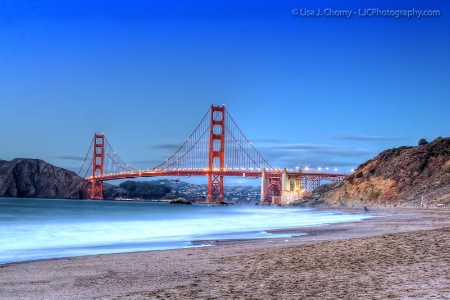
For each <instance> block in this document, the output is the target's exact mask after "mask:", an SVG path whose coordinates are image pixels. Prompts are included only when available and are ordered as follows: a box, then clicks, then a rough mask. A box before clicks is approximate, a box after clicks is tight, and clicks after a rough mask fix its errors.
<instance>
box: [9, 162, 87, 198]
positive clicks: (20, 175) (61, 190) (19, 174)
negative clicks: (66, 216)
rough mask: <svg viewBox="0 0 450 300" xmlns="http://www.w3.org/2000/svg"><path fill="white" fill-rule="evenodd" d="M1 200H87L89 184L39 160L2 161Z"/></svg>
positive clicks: (67, 171)
mask: <svg viewBox="0 0 450 300" xmlns="http://www.w3.org/2000/svg"><path fill="white" fill-rule="evenodd" d="M0 197H17V198H73V199H88V198H89V197H90V183H89V182H88V181H86V180H85V179H83V178H81V177H79V176H77V175H76V174H75V173H74V172H72V171H69V170H66V169H63V168H58V167H55V166H53V165H51V164H49V163H46V162H45V161H43V160H40V159H26V158H15V159H13V160H11V161H5V160H0Z"/></svg>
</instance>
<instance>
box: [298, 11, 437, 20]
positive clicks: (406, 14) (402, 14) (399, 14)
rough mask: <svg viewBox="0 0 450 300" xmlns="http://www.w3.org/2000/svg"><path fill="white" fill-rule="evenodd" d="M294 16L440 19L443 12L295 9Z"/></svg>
mask: <svg viewBox="0 0 450 300" xmlns="http://www.w3.org/2000/svg"><path fill="white" fill-rule="evenodd" d="M292 15H293V16H296V17H337V18H352V17H369V18H370V17H385V18H386V17H387V18H397V19H398V18H426V17H439V16H440V15H441V11H440V10H438V9H435V10H419V9H414V8H412V9H404V10H402V9H379V8H359V9H356V10H352V9H333V8H317V9H305V8H294V9H292Z"/></svg>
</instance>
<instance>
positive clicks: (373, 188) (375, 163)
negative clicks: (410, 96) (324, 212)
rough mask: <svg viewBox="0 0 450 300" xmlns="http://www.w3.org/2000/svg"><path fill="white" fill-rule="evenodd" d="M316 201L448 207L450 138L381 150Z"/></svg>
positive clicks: (339, 203) (340, 203) (449, 199)
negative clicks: (445, 205)
mask: <svg viewBox="0 0 450 300" xmlns="http://www.w3.org/2000/svg"><path fill="white" fill-rule="evenodd" d="M320 198H321V199H322V200H324V201H325V202H326V203H328V204H330V205H361V204H364V205H383V206H384V205H407V204H411V203H414V204H420V203H422V202H423V203H424V204H426V205H438V204H450V138H437V139H435V140H434V141H433V142H431V143H429V144H426V145H422V146H417V147H400V148H395V149H389V150H386V151H383V152H382V153H380V154H379V155H377V156H376V157H374V158H373V159H371V160H369V161H367V162H365V163H364V164H362V165H360V166H359V167H358V168H357V169H356V171H355V173H354V174H352V175H351V176H350V177H348V178H347V179H346V180H345V181H344V182H343V183H340V184H337V185H335V186H334V187H333V188H332V189H330V190H328V191H326V189H325V191H324V192H323V193H321V195H320Z"/></svg>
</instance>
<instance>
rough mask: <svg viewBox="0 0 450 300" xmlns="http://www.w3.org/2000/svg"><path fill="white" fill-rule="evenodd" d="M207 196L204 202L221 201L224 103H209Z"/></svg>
mask: <svg viewBox="0 0 450 300" xmlns="http://www.w3.org/2000/svg"><path fill="white" fill-rule="evenodd" d="M208 153H209V155H208V158H209V159H208V161H209V162H208V169H209V173H208V197H207V198H206V202H214V201H223V175H219V174H217V173H215V172H214V171H219V170H220V171H223V170H224V166H225V105H222V107H220V106H214V105H211V123H210V130H209V151H208Z"/></svg>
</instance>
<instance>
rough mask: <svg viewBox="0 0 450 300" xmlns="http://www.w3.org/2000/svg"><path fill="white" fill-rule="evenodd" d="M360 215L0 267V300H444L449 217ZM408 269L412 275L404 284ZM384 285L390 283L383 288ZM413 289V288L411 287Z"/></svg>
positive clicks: (426, 212)
mask: <svg viewBox="0 0 450 300" xmlns="http://www.w3.org/2000/svg"><path fill="white" fill-rule="evenodd" d="M331 209H332V210H340V209H336V208H331ZM342 211H345V212H346V213H349V212H350V213H351V212H355V213H361V209H360V208H356V209H352V208H344V209H342ZM370 214H371V215H372V216H373V217H372V218H368V219H363V220H362V221H359V222H349V223H336V224H330V225H324V226H314V227H300V228H289V229H278V230H270V231H267V232H272V233H289V234H296V233H307V235H302V236H294V237H289V238H270V239H257V240H246V239H243V240H220V241H209V242H211V243H212V244H214V246H213V247H191V248H183V249H173V250H155V251H147V252H132V253H120V254H104V255H94V256H81V257H69V258H56V259H46V260H37V261H26V262H18V263H8V264H3V265H0V295H1V296H0V297H1V298H5V299H23V298H27V299H80V298H82V299H158V298H162V299H168V298H172V299H208V298H210V299H224V298H243V299H252V298H254V299H256V298H268V299H275V298H283V299H297V298H299V297H300V298H301V297H306V298H317V299H319V298H322V299H323V298H329V299H331V298H342V297H358V298H361V297H363V298H364V297H366V296H367V295H370V296H371V297H372V298H375V299H383V298H386V297H387V296H389V295H392V296H393V297H394V298H395V297H400V298H405V297H406V298H407V297H410V298H414V297H416V298H421V297H422V298H423V297H424V296H429V297H431V298H432V297H434V296H433V295H439V297H441V298H444V299H446V298H445V297H448V298H449V299H450V271H448V270H450V259H448V258H447V255H446V253H441V252H442V249H450V237H449V236H450V234H449V231H450V209H448V208H434V209H427V208H404V207H401V208H382V209H372V210H371V211H370ZM197 242H199V241H197ZM203 242H205V241H203ZM368 245H370V247H369V246H368ZM411 247H413V248H411ZM418 249H419V250H420V251H419V250H418ZM416 252H417V253H416ZM423 252H426V253H423ZM444 252H445V251H444ZM405 253H406V254H407V255H406V254H405ZM368 257H370V260H369V259H368ZM349 264H350V265H349ZM369 265H370V268H369ZM343 266H344V267H343ZM413 270H414V272H413V273H411V274H413V275H414V274H416V275H417V276H416V277H414V278H412V279H411V278H410V277H411V276H413V275H407V274H409V273H408V271H411V272H412V271H413ZM418 270H419V271H418ZM428 270H429V271H428ZM386 272H388V274H389V276H387V275H386V274H387V273H386ZM340 276H341V277H340ZM386 276H387V277H386ZM405 276H406V277H405ZM408 276H409V277H408ZM383 278H384V279H383ZM386 279H389V280H393V281H392V282H388V283H387V286H385V287H384V288H383V286H382V283H383V280H386ZM361 280H362V281H361ZM419 281H420V283H421V284H420V289H419V288H415V287H414V284H417V282H419ZM352 283H353V285H354V286H353V285H351V284H352ZM394 283H395V284H394ZM318 286H320V289H318V288H317V287H318ZM361 286H363V287H364V289H363V290H361V289H360V287H361ZM302 291H303V292H302ZM377 297H378V298H377Z"/></svg>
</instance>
